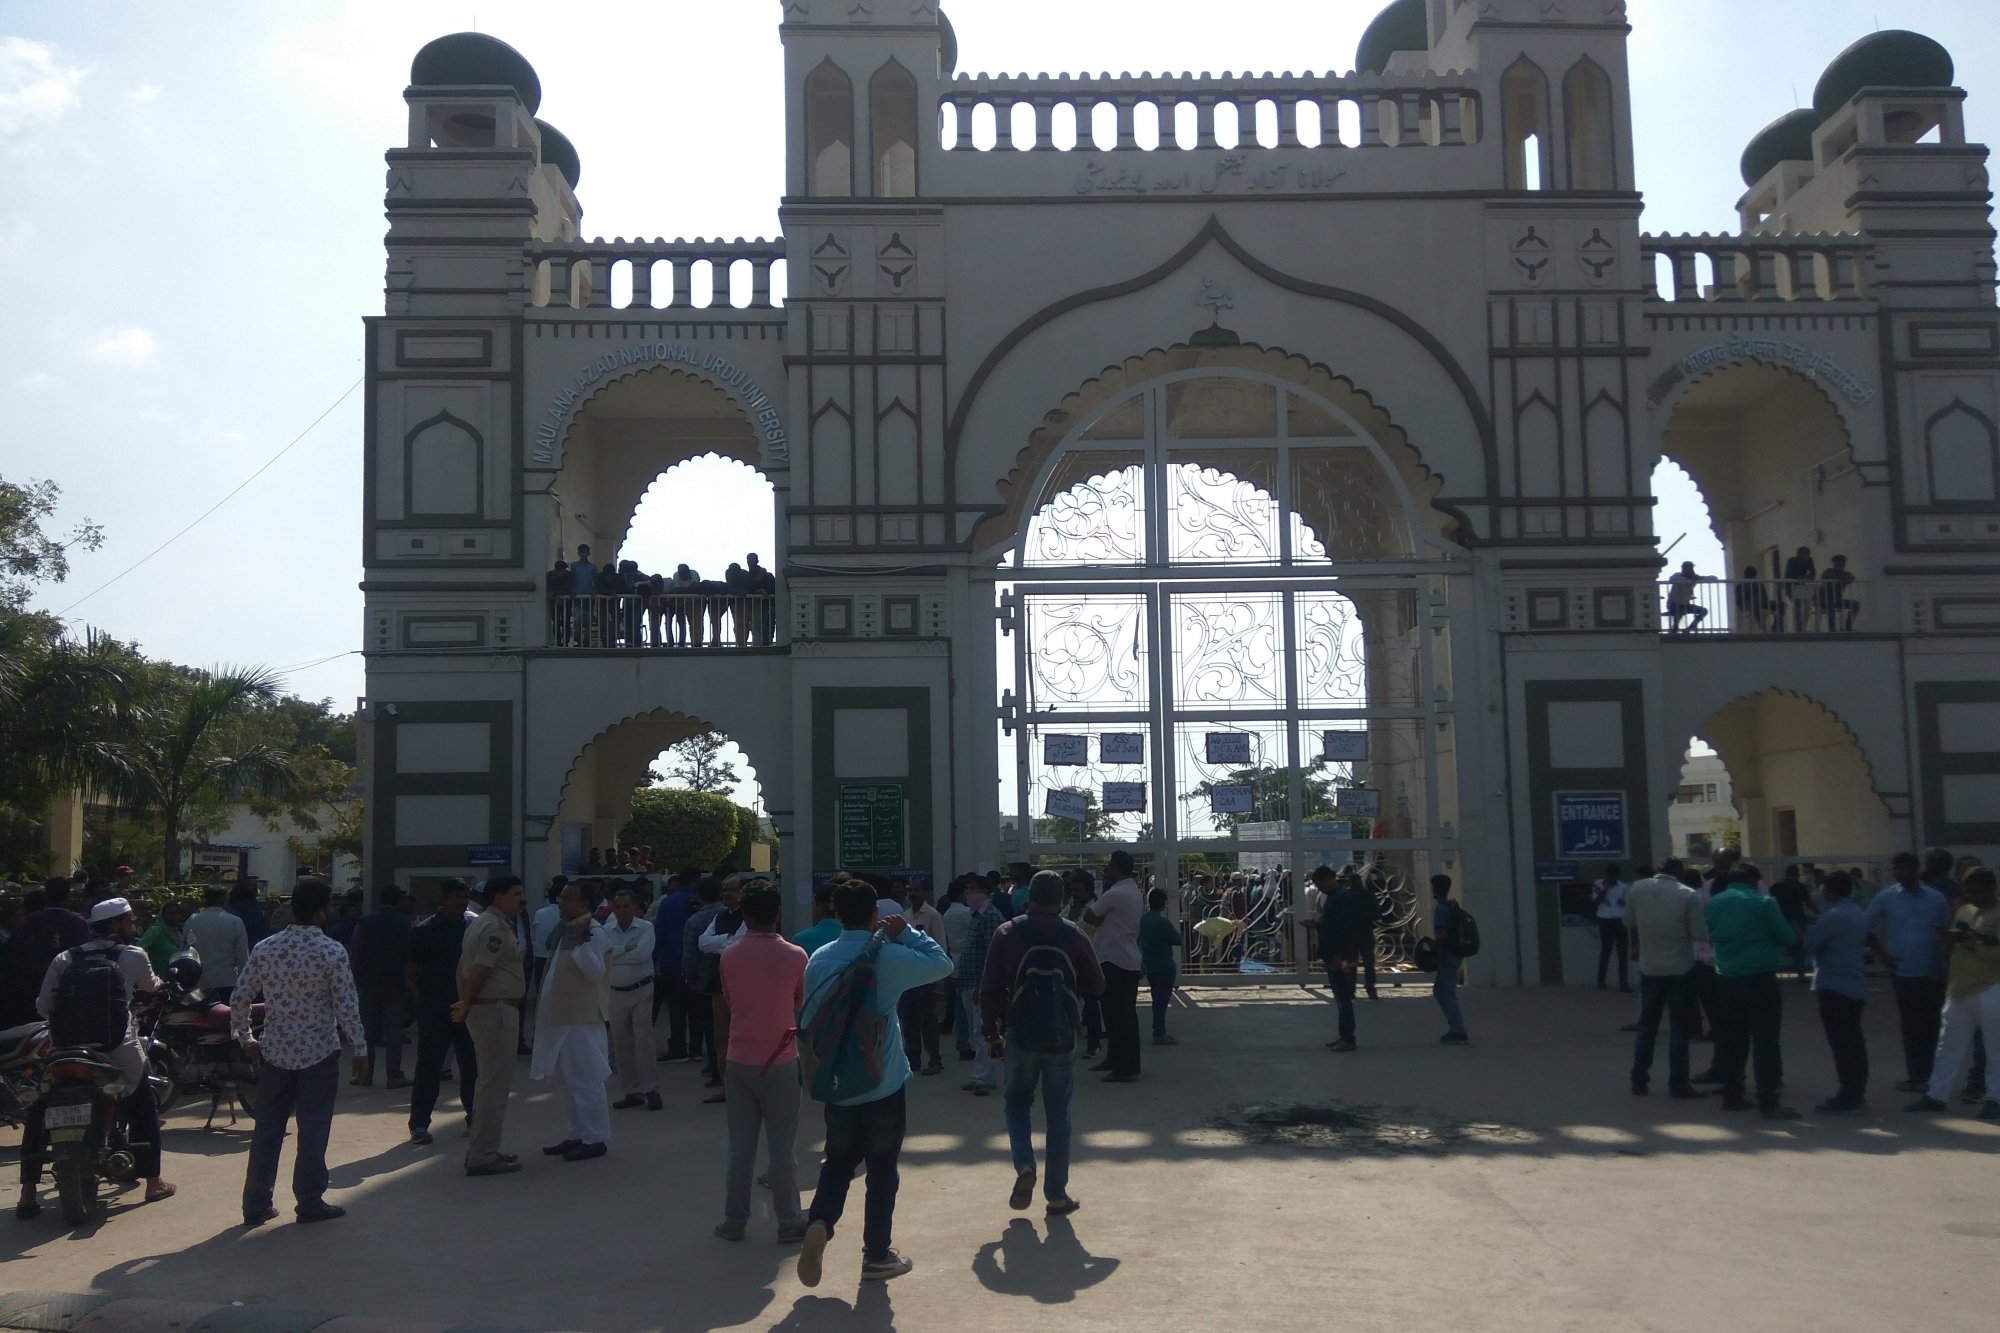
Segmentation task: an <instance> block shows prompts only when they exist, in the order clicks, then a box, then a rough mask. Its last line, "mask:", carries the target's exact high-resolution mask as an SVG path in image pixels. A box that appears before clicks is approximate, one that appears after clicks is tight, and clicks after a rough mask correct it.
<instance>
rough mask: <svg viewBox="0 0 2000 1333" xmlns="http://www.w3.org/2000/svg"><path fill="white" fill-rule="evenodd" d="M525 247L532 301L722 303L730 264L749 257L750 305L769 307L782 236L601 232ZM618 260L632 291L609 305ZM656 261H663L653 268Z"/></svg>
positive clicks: (581, 305)
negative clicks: (704, 269) (700, 278)
mask: <svg viewBox="0 0 2000 1333" xmlns="http://www.w3.org/2000/svg"><path fill="white" fill-rule="evenodd" d="M525 253H526V259H527V264H528V268H529V269H530V271H531V272H533V274H534V296H533V303H534V304H535V305H537V306H556V307H564V306H567V307H570V308H572V309H577V310H612V309H632V308H638V309H653V310H669V309H678V310H695V309H704V310H714V311H721V310H727V309H729V308H730V303H729V286H730V279H729V274H730V269H731V267H732V266H733V265H735V264H736V263H738V262H739V261H741V262H744V263H747V264H749V265H750V308H751V309H753V310H768V309H770V308H771V307H772V301H771V266H772V265H773V264H775V263H777V262H778V261H780V260H782V259H783V258H784V257H785V243H784V241H782V240H776V241H769V240H765V239H764V238H762V237H758V238H757V239H756V240H754V241H746V240H744V239H743V238H742V237H741V236H738V237H737V238H736V239H735V240H733V241H725V240H723V239H722V238H721V237H720V236H718V237H716V238H715V239H714V240H708V239H706V238H704V237H700V236H697V237H695V238H694V239H693V240H692V241H687V240H682V239H680V238H679V237H675V238H674V239H673V240H671V241H667V240H661V239H659V238H658V237H655V238H654V239H653V240H650V241H649V240H646V239H645V238H644V237H638V238H635V239H633V240H630V241H628V240H626V239H625V238H624V237H623V236H620V237H617V238H616V239H614V240H611V241H606V240H605V239H604V238H603V237H601V236H600V237H598V238H597V239H596V240H594V241H535V242H532V243H531V244H529V245H528V247H527V249H526V252H525ZM703 262H706V263H707V264H708V265H709V273H710V296H709V301H708V304H707V305H706V306H696V305H695V304H694V266H695V265H696V264H700V263H703ZM621 263H624V264H629V265H630V266H631V270H632V299H631V301H630V302H628V303H627V304H626V305H625V306H614V305H613V304H612V301H611V270H612V269H613V268H614V267H615V266H617V265H618V264H621ZM660 264H665V265H666V266H667V268H666V269H657V268H656V266H657V265H660ZM669 270H670V271H669ZM781 295H782V293H781ZM662 297H664V298H666V299H664V300H662V299H660V298H662Z"/></svg>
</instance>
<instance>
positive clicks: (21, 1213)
mask: <svg viewBox="0 0 2000 1333" xmlns="http://www.w3.org/2000/svg"><path fill="white" fill-rule="evenodd" d="M41 1215H42V1203H41V1200H39V1199H37V1198H36V1197H35V1192H34V1191H33V1190H29V1189H24V1190H22V1191H21V1201H20V1202H19V1203H17V1204H15V1205H14V1217H15V1218H16V1219H17V1220H18V1221H22V1222H32V1221H34V1220H35V1219H36V1218H38V1217H40V1216H41ZM272 1216H274V1217H275V1216H277V1214H275V1213H274V1214H272ZM246 1220H247V1219H246Z"/></svg>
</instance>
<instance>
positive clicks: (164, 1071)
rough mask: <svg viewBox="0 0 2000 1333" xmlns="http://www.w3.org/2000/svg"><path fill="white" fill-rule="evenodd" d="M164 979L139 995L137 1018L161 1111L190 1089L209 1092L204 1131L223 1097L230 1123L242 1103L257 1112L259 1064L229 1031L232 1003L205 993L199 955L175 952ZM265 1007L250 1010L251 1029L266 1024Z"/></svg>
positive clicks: (234, 1121)
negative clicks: (153, 989) (156, 988)
mask: <svg viewBox="0 0 2000 1333" xmlns="http://www.w3.org/2000/svg"><path fill="white" fill-rule="evenodd" d="M160 980H161V984H160V989H159V991H158V992H157V993H156V994H154V995H151V996H142V997H141V1001H140V1007H139V1009H138V1011H137V1014H136V1017H137V1020H138V1025H139V1035H140V1037H141V1039H142V1040H144V1042H145V1043H146V1049H147V1051H148V1053H149V1065H150V1069H151V1072H152V1076H153V1085H154V1091H155V1092H156V1093H157V1094H158V1097H159V1103H160V1111H161V1113H162V1114H165V1113H166V1112H167V1111H168V1110H171V1109H172V1108H173V1107H174V1105H175V1104H176V1103H178V1102H179V1101H180V1099H181V1096H182V1094H184V1093H189V1092H195V1093H207V1094H208V1097H209V1104H208V1123H207V1124H205V1125H203V1126H202V1128H203V1129H208V1128H210V1127H212V1126H213V1125H214V1124H215V1113H216V1112H217V1111H218V1110H220V1109H221V1107H222V1102H223V1099H224V1098H225V1097H226V1098H228V1099H229V1102H230V1107H229V1123H230V1124H232V1125H233V1124H235V1123H236V1108H237V1107H238V1106H241V1107H242V1108H243V1110H244V1111H245V1112H246V1113H254V1112H255V1110H256V1105H257V1062H256V1061H254V1060H252V1059H251V1058H250V1056H249V1054H248V1053H247V1052H246V1051H245V1050H244V1049H243V1047H242V1046H241V1044H239V1043H238V1042H237V1040H236V1037H235V1035H234V1034H233V1033H231V1032H230V1030H229V1016H230V1009H229V1006H228V1005H226V1004H221V1003H218V1002H216V1001H214V1000H211V999H209V998H208V997H207V996H206V995H204V994H203V992H202V991H201V988H200V982H201V960H200V958H198V957H197V956H196V955H195V954H194V953H193V952H191V951H189V952H182V953H178V954H175V955H174V956H173V957H172V958H171V959H169V960H168V961H167V967H166V973H165V975H164V976H163V977H161V979H160ZM263 1009H264V1006H263V1005H261V1004H260V1005H255V1006H253V1007H252V1008H251V1011H250V1018H251V1024H252V1027H253V1029H261V1028H262V1027H263Z"/></svg>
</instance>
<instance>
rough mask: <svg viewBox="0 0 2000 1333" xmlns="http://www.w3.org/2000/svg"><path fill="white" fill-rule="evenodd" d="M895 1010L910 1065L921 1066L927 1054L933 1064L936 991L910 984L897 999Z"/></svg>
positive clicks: (936, 1018) (935, 1057) (936, 1015)
mask: <svg viewBox="0 0 2000 1333" xmlns="http://www.w3.org/2000/svg"><path fill="white" fill-rule="evenodd" d="M896 1010H897V1015H898V1017H899V1019H900V1020H901V1022H902V1027H903V1054H904V1055H906V1056H907V1057H909V1061H910V1068H912V1069H921V1068H923V1063H924V1057H925V1056H926V1055H928V1056H929V1057H930V1062H931V1063H932V1064H936V1063H938V997H937V991H936V990H934V989H932V988H931V987H930V986H928V985H924V986H912V987H911V988H910V989H909V990H906V991H904V992H903V994H902V997H901V998H900V999H898V1000H897V1001H896Z"/></svg>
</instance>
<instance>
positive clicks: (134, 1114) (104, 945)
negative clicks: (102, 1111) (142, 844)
mask: <svg viewBox="0 0 2000 1333" xmlns="http://www.w3.org/2000/svg"><path fill="white" fill-rule="evenodd" d="M138 933H139V928H138V923H137V922H135V921H134V920H133V919H132V907H131V905H130V904H129V903H127V902H126V901H125V900H124V899H123V898H106V899H105V900H104V901H103V902H101V903H98V904H97V905H96V906H95V907H92V908H91V909H90V935H91V937H90V939H89V940H88V941H87V942H86V943H84V944H81V945H79V946H77V947H76V948H74V949H66V950H64V951H63V952H62V953H59V954H57V955H56V957H55V960H54V961H53V962H51V963H50V964H49V970H48V973H47V975H46V976H45V977H44V978H43V980H42V992H41V997H40V998H39V1000H37V1002H36V1005H35V1008H36V1009H37V1010H38V1011H39V1012H40V1013H41V1015H42V1017H44V1018H46V1019H48V1020H49V1039H50V1040H51V1041H52V1042H53V1043H54V1044H55V1045H56V1046H58V1047H63V1046H89V1047H94V1048H96V1049H97V1050H100V1051H103V1052H105V1053H106V1054H107V1055H108V1056H109V1058H110V1062H111V1063H112V1064H114V1065H116V1066H117V1067H118V1073H119V1076H120V1077H121V1078H122V1079H123V1080H124V1082H125V1086H126V1087H127V1088H129V1089H131V1091H130V1092H129V1093H127V1094H126V1096H125V1099H124V1102H123V1103H122V1107H121V1109H122V1110H123V1111H124V1113H125V1125H126V1130H127V1132H128V1134H129V1135H130V1146H131V1148H132V1155H133V1157H134V1159H135V1160H136V1162H137V1164H138V1171H139V1175H140V1177H141V1178H143V1179H144V1180H145V1182H146V1202H147V1203H157V1202H158V1201H160V1200H161V1199H166V1198H171V1197H172V1196H173V1194H174V1187H173V1186H172V1185H169V1184H168V1183H167V1182H166V1181H164V1180H162V1179H160V1112H159V1108H158V1106H157V1105H156V1104H155V1103H154V1101H153V1085H152V1083H151V1082H150V1081H149V1080H148V1079H147V1078H146V1051H145V1048H144V1047H143V1046H141V1045H140V1044H139V1032H138V1029H137V1028H136V1027H135V1026H134V1025H133V1023H132V997H133V995H134V993H135V992H138V991H147V992H151V991H156V990H158V989H159V988H160V980H159V978H158V977H156V976H154V975H153V965H152V963H151V962H150V961H148V960H147V958H146V951H145V950H144V949H141V948H139V947H138V946H137V945H135V944H133V943H132V941H133V939H134V938H136V937H137V936H138ZM41 1110H42V1108H41V1105H40V1104H39V1103H38V1104H37V1105H36V1106H35V1107H33V1108H32V1109H30V1111H29V1112H28V1119H27V1124H26V1125H25V1126H24V1127H23V1132H22V1136H21V1198H20V1202H18V1203H17V1204H15V1205H14V1216H16V1217H18V1218H21V1219H23V1220H25V1219H27V1218H31V1217H33V1216H35V1215H36V1214H37V1213H39V1212H41V1211H42V1206H41V1204H40V1202H38V1201H37V1200H36V1198H35V1190H36V1188H37V1186H39V1185H40V1184H41V1179H42V1160H41V1159H42V1136H43V1133H44V1130H43V1127H42V1119H41Z"/></svg>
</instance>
